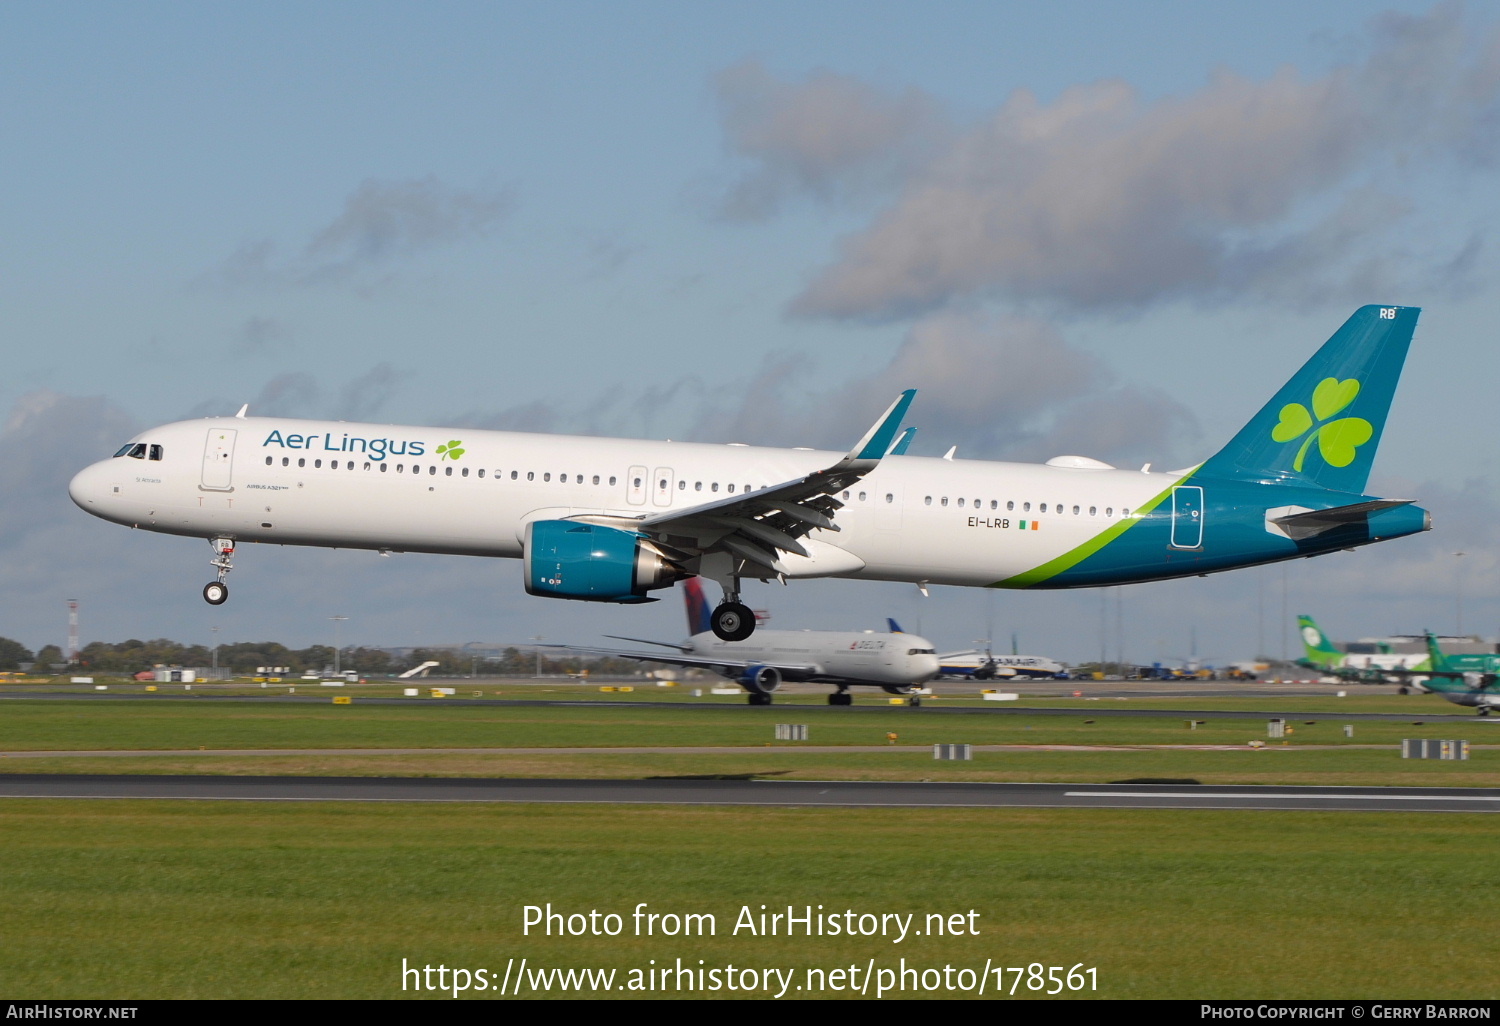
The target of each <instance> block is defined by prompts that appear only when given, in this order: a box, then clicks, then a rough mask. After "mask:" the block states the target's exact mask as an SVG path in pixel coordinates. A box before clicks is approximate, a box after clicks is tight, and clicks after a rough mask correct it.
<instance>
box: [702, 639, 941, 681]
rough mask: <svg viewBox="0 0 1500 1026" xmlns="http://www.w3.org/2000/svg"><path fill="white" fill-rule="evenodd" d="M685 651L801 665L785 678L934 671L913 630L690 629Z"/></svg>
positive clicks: (930, 674)
mask: <svg viewBox="0 0 1500 1026" xmlns="http://www.w3.org/2000/svg"><path fill="white" fill-rule="evenodd" d="M683 647H684V648H685V649H686V653H687V654H689V655H695V656H702V657H704V658H707V659H723V660H725V661H726V662H743V663H748V664H750V665H756V664H764V665H767V666H783V667H784V666H806V667H808V668H809V671H808V672H805V673H803V672H795V671H791V672H784V673H783V676H785V677H786V678H787V679H788V680H818V681H844V682H852V683H868V684H894V685H906V684H922V683H925V682H927V681H929V680H931V679H932V678H934V677H936V676H937V672H938V658H937V655H936V654H935V653H934V652H933V648H932V642H930V641H928V640H927V639H926V638H919V637H917V636H916V635H915V634H876V633H874V632H872V631H811V630H809V631H773V630H766V629H765V628H762V629H760V630H758V631H756V632H755V633H754V634H753V635H751V636H750V639H749V640H748V641H721V640H719V638H718V637H717V636H715V635H714V634H713V633H712V632H704V633H703V634H695V635H693V636H692V637H691V638H689V639H688V640H687V641H686V642H685V643H684V646H683Z"/></svg>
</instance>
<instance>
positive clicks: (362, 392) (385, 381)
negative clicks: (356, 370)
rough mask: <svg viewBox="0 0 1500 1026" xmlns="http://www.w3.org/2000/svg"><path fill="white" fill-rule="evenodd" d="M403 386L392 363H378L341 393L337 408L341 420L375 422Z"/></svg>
mask: <svg viewBox="0 0 1500 1026" xmlns="http://www.w3.org/2000/svg"><path fill="white" fill-rule="evenodd" d="M399 386H400V376H399V375H398V374H397V373H396V368H395V367H394V366H392V365H391V364H389V363H377V364H376V365H375V366H374V367H371V368H370V369H369V370H368V371H366V372H365V373H364V374H361V375H360V376H359V377H357V378H355V379H354V380H353V381H351V382H349V383H348V384H347V385H345V386H344V387H343V389H342V390H340V392H339V400H338V403H337V404H336V405H335V406H334V417H335V418H336V419H338V420H373V419H374V418H375V417H376V415H378V414H379V413H380V411H381V410H383V409H385V406H386V403H388V402H390V400H391V397H392V396H394V395H395V394H396V392H397V390H398V388H399Z"/></svg>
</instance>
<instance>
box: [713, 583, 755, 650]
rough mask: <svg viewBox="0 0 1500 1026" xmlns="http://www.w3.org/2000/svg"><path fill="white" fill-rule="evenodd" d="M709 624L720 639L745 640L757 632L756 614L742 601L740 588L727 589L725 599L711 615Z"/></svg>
mask: <svg viewBox="0 0 1500 1026" xmlns="http://www.w3.org/2000/svg"><path fill="white" fill-rule="evenodd" d="M709 626H711V627H712V628H713V632H714V635H715V636H716V637H717V638H718V639H719V640H720V641H744V640H745V639H746V638H748V637H749V636H750V635H752V634H754V633H755V614H754V613H753V612H751V611H750V607H749V606H747V605H745V604H744V603H743V602H741V601H740V593H739V590H738V589H736V590H734V591H726V592H725V594H724V601H723V602H722V603H720V604H719V607H718V608H717V609H715V610H714V611H713V615H712V617H710V622H709Z"/></svg>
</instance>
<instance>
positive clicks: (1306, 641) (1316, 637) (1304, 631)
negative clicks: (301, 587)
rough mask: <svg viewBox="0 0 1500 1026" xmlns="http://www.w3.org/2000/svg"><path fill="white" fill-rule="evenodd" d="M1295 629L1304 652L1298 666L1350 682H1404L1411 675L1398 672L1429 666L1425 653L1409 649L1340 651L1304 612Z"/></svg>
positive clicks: (1423, 669)
mask: <svg viewBox="0 0 1500 1026" xmlns="http://www.w3.org/2000/svg"><path fill="white" fill-rule="evenodd" d="M1297 631H1298V633H1300V634H1301V635H1302V648H1303V651H1304V652H1305V653H1306V655H1305V656H1304V657H1303V658H1301V659H1298V660H1297V665H1298V666H1302V667H1305V668H1307V669H1309V670H1316V671H1318V672H1319V673H1321V674H1324V675H1326V676H1329V677H1337V678H1339V679H1340V680H1344V681H1348V682H1350V683H1353V684H1406V683H1408V682H1409V681H1410V674H1407V673H1402V672H1401V671H1414V672H1421V671H1425V670H1426V669H1427V667H1428V666H1429V665H1430V664H1429V662H1428V657H1427V656H1426V655H1418V654H1416V653H1410V652H1408V653H1399V652H1358V653H1355V652H1340V651H1339V650H1338V648H1337V647H1336V646H1335V645H1334V644H1333V642H1331V641H1329V640H1328V635H1326V634H1324V633H1323V631H1322V628H1320V627H1319V626H1318V625H1317V624H1316V623H1315V622H1314V621H1313V618H1312V617H1310V616H1307V615H1302V616H1299V617H1297Z"/></svg>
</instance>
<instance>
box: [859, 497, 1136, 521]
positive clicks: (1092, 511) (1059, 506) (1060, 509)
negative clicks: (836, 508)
mask: <svg viewBox="0 0 1500 1026" xmlns="http://www.w3.org/2000/svg"><path fill="white" fill-rule="evenodd" d="M860 498H864V493H863V492H861V493H860ZM922 501H923V502H924V503H925V504H926V505H928V506H931V505H932V496H930V495H929V496H927V497H926V498H925V499H923V500H922ZM938 505H940V506H946V505H948V496H946V495H944V496H942V497H941V498H940V499H938ZM964 505H965V501H964V500H963V499H959V500H958V508H959V509H963V508H964ZM970 508H972V509H983V508H984V500H982V499H974V500H973V502H972V503H970ZM989 508H990V509H994V510H998V509H999V508H1000V500H999V499H991V500H990V507H989ZM1005 509H1006V512H1009V513H1014V512H1015V511H1016V503H1015V500H1011V501H1009V502H1007V503H1006V504H1005ZM1020 511H1021V512H1022V513H1030V512H1031V503H1029V502H1023V503H1021V510H1020ZM1037 512H1038V513H1045V512H1047V504H1046V503H1045V502H1043V503H1041V504H1039V505H1038V506H1037ZM1052 512H1054V513H1067V512H1068V507H1067V506H1066V505H1065V504H1063V503H1061V502H1054V503H1053V504H1052ZM1082 514H1083V507H1082V506H1074V507H1073V515H1074V516H1075V517H1076V516H1081V515H1082ZM1098 515H1099V507H1098V506H1090V507H1089V516H1091V517H1097V516H1098ZM1104 515H1105V516H1107V517H1113V516H1114V515H1115V508H1114V507H1113V506H1105V507H1104ZM1120 516H1122V517H1128V516H1130V510H1128V509H1122V510H1120Z"/></svg>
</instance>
